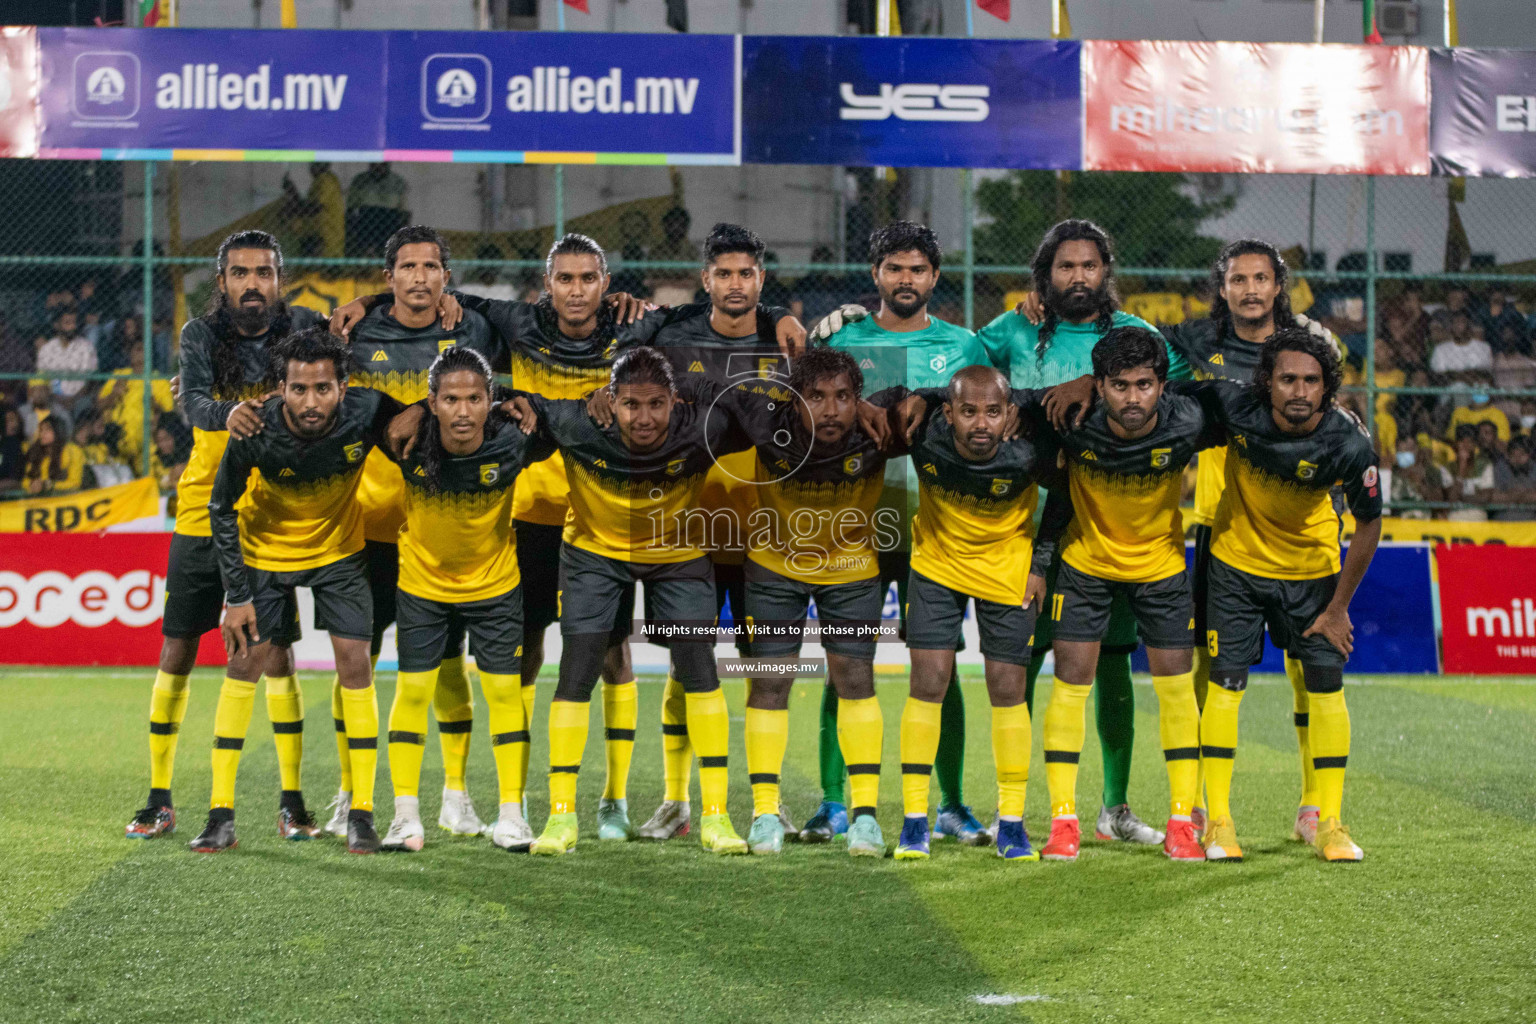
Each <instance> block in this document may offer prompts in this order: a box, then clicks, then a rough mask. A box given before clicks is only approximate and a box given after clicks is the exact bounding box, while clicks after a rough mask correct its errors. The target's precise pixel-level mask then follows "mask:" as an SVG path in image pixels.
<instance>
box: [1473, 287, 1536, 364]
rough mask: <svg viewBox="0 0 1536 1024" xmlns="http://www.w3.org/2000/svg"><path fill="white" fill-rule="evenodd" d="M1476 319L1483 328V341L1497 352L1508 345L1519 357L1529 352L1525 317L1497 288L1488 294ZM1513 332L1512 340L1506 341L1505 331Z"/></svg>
mask: <svg viewBox="0 0 1536 1024" xmlns="http://www.w3.org/2000/svg"><path fill="white" fill-rule="evenodd" d="M1477 318H1478V320H1479V322H1480V323H1481V324H1482V327H1483V339H1484V340H1485V341H1487V342H1488V343H1489V344H1490V345H1492V346H1493V347H1494V351H1495V352H1498V351H1499V350H1500V349H1501V348H1503V347H1504V346H1505V345H1510V346H1511V350H1512V351H1515V352H1519V353H1520V354H1521V355H1529V354H1530V352H1531V346H1530V339H1529V337H1528V336H1527V334H1526V330H1525V317H1524V316H1523V315H1522V314H1521V312H1520V311H1519V310H1518V309H1516V308H1515V304H1514V303H1513V302H1512V301H1510V298H1509V296H1507V295H1505V294H1504V293H1503V292H1501V291H1500V290H1499V289H1498V288H1497V287H1495V288H1494V289H1493V290H1492V291H1490V292H1489V293H1488V303H1487V305H1485V306H1484V307H1483V308H1482V309H1480V310H1478V314H1477ZM1506 329H1508V330H1511V331H1513V332H1514V334H1513V338H1512V339H1511V340H1508V341H1506V340H1505V335H1504V332H1505V330H1506Z"/></svg>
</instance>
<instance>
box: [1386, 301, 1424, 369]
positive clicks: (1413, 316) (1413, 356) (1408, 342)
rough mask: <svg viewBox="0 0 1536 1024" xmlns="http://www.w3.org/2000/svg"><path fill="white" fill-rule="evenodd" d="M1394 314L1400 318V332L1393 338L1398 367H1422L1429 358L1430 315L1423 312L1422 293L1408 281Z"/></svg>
mask: <svg viewBox="0 0 1536 1024" xmlns="http://www.w3.org/2000/svg"><path fill="white" fill-rule="evenodd" d="M1395 305H1396V310H1395V311H1396V312H1397V313H1399V314H1400V315H1401V317H1402V331H1401V333H1400V334H1398V335H1396V336H1395V337H1394V339H1393V340H1394V341H1395V342H1397V346H1398V352H1397V355H1398V365H1400V366H1402V368H1403V369H1405V370H1412V369H1413V368H1414V367H1417V366H1423V365H1424V364H1425V363H1426V362H1427V360H1428V358H1429V324H1430V319H1431V318H1430V315H1429V314H1428V313H1426V312H1425V311H1424V293H1423V292H1422V291H1420V290H1419V286H1418V284H1417V283H1416V282H1412V281H1410V282H1409V283H1408V285H1407V287H1405V288H1404V289H1403V293H1402V294H1401V295H1399V296H1398V297H1397V302H1396V304H1395Z"/></svg>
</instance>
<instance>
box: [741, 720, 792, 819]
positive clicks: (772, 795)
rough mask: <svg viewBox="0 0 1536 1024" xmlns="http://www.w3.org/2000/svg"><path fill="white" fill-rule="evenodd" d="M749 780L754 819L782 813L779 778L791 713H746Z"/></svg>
mask: <svg viewBox="0 0 1536 1024" xmlns="http://www.w3.org/2000/svg"><path fill="white" fill-rule="evenodd" d="M746 734H747V778H748V780H749V781H750V782H751V783H752V817H754V818H756V817H757V816H759V815H762V814H778V813H779V775H780V773H781V772H783V770H784V751H785V749H786V748H787V747H788V746H789V712H788V711H787V710H785V711H773V710H769V709H767V708H754V707H751V706H750V705H749V706H748V707H747V711H746Z"/></svg>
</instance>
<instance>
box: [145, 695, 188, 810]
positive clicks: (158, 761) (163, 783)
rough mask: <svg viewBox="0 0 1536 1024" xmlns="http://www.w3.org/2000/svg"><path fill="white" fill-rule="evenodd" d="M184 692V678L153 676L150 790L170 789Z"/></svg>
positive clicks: (150, 706)
mask: <svg viewBox="0 0 1536 1024" xmlns="http://www.w3.org/2000/svg"><path fill="white" fill-rule="evenodd" d="M188 692H189V691H188V689H187V677H186V676H177V675H172V674H171V673H169V672H156V673H155V687H154V689H152V690H150V691H149V788H150V789H165V790H168V789H170V788H171V773H172V771H173V769H174V768H175V767H176V740H177V738H178V737H179V736H180V734H181V720H182V719H183V718H185V717H186V715H187V694H188Z"/></svg>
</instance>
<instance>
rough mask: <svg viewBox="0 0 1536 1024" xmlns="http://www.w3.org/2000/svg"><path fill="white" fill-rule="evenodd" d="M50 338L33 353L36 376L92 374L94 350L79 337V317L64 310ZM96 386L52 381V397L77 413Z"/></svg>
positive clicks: (84, 381) (88, 340)
mask: <svg viewBox="0 0 1536 1024" xmlns="http://www.w3.org/2000/svg"><path fill="white" fill-rule="evenodd" d="M53 328H54V331H53V337H51V338H49V339H48V340H47V341H46V342H44V343H43V347H42V348H40V349H38V350H37V370H38V372H39V373H95V372H96V367H97V365H98V364H97V361H96V346H95V345H93V344H91V341H90V339H89V338H87V337H85V335H83V334H81V333H80V316H79V314H78V313H76V312H75V310H74V309H66V310H64V311H63V312H61V313H60V314H59V315H58V316H56V317H54V320H53ZM95 390H96V385H95V383H93V382H92V381H86V380H56V381H54V382H53V393H54V394H56V395H58V396H59V397H60V398H61V399H63V400H64V401H65V403H66V404H67V405H70V406H71V407H72V408H75V409H76V411H78V409H79V407H81V406H83V405H88V404H89V403H90V399H91V396H92V395H93V394H94V393H95Z"/></svg>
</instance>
